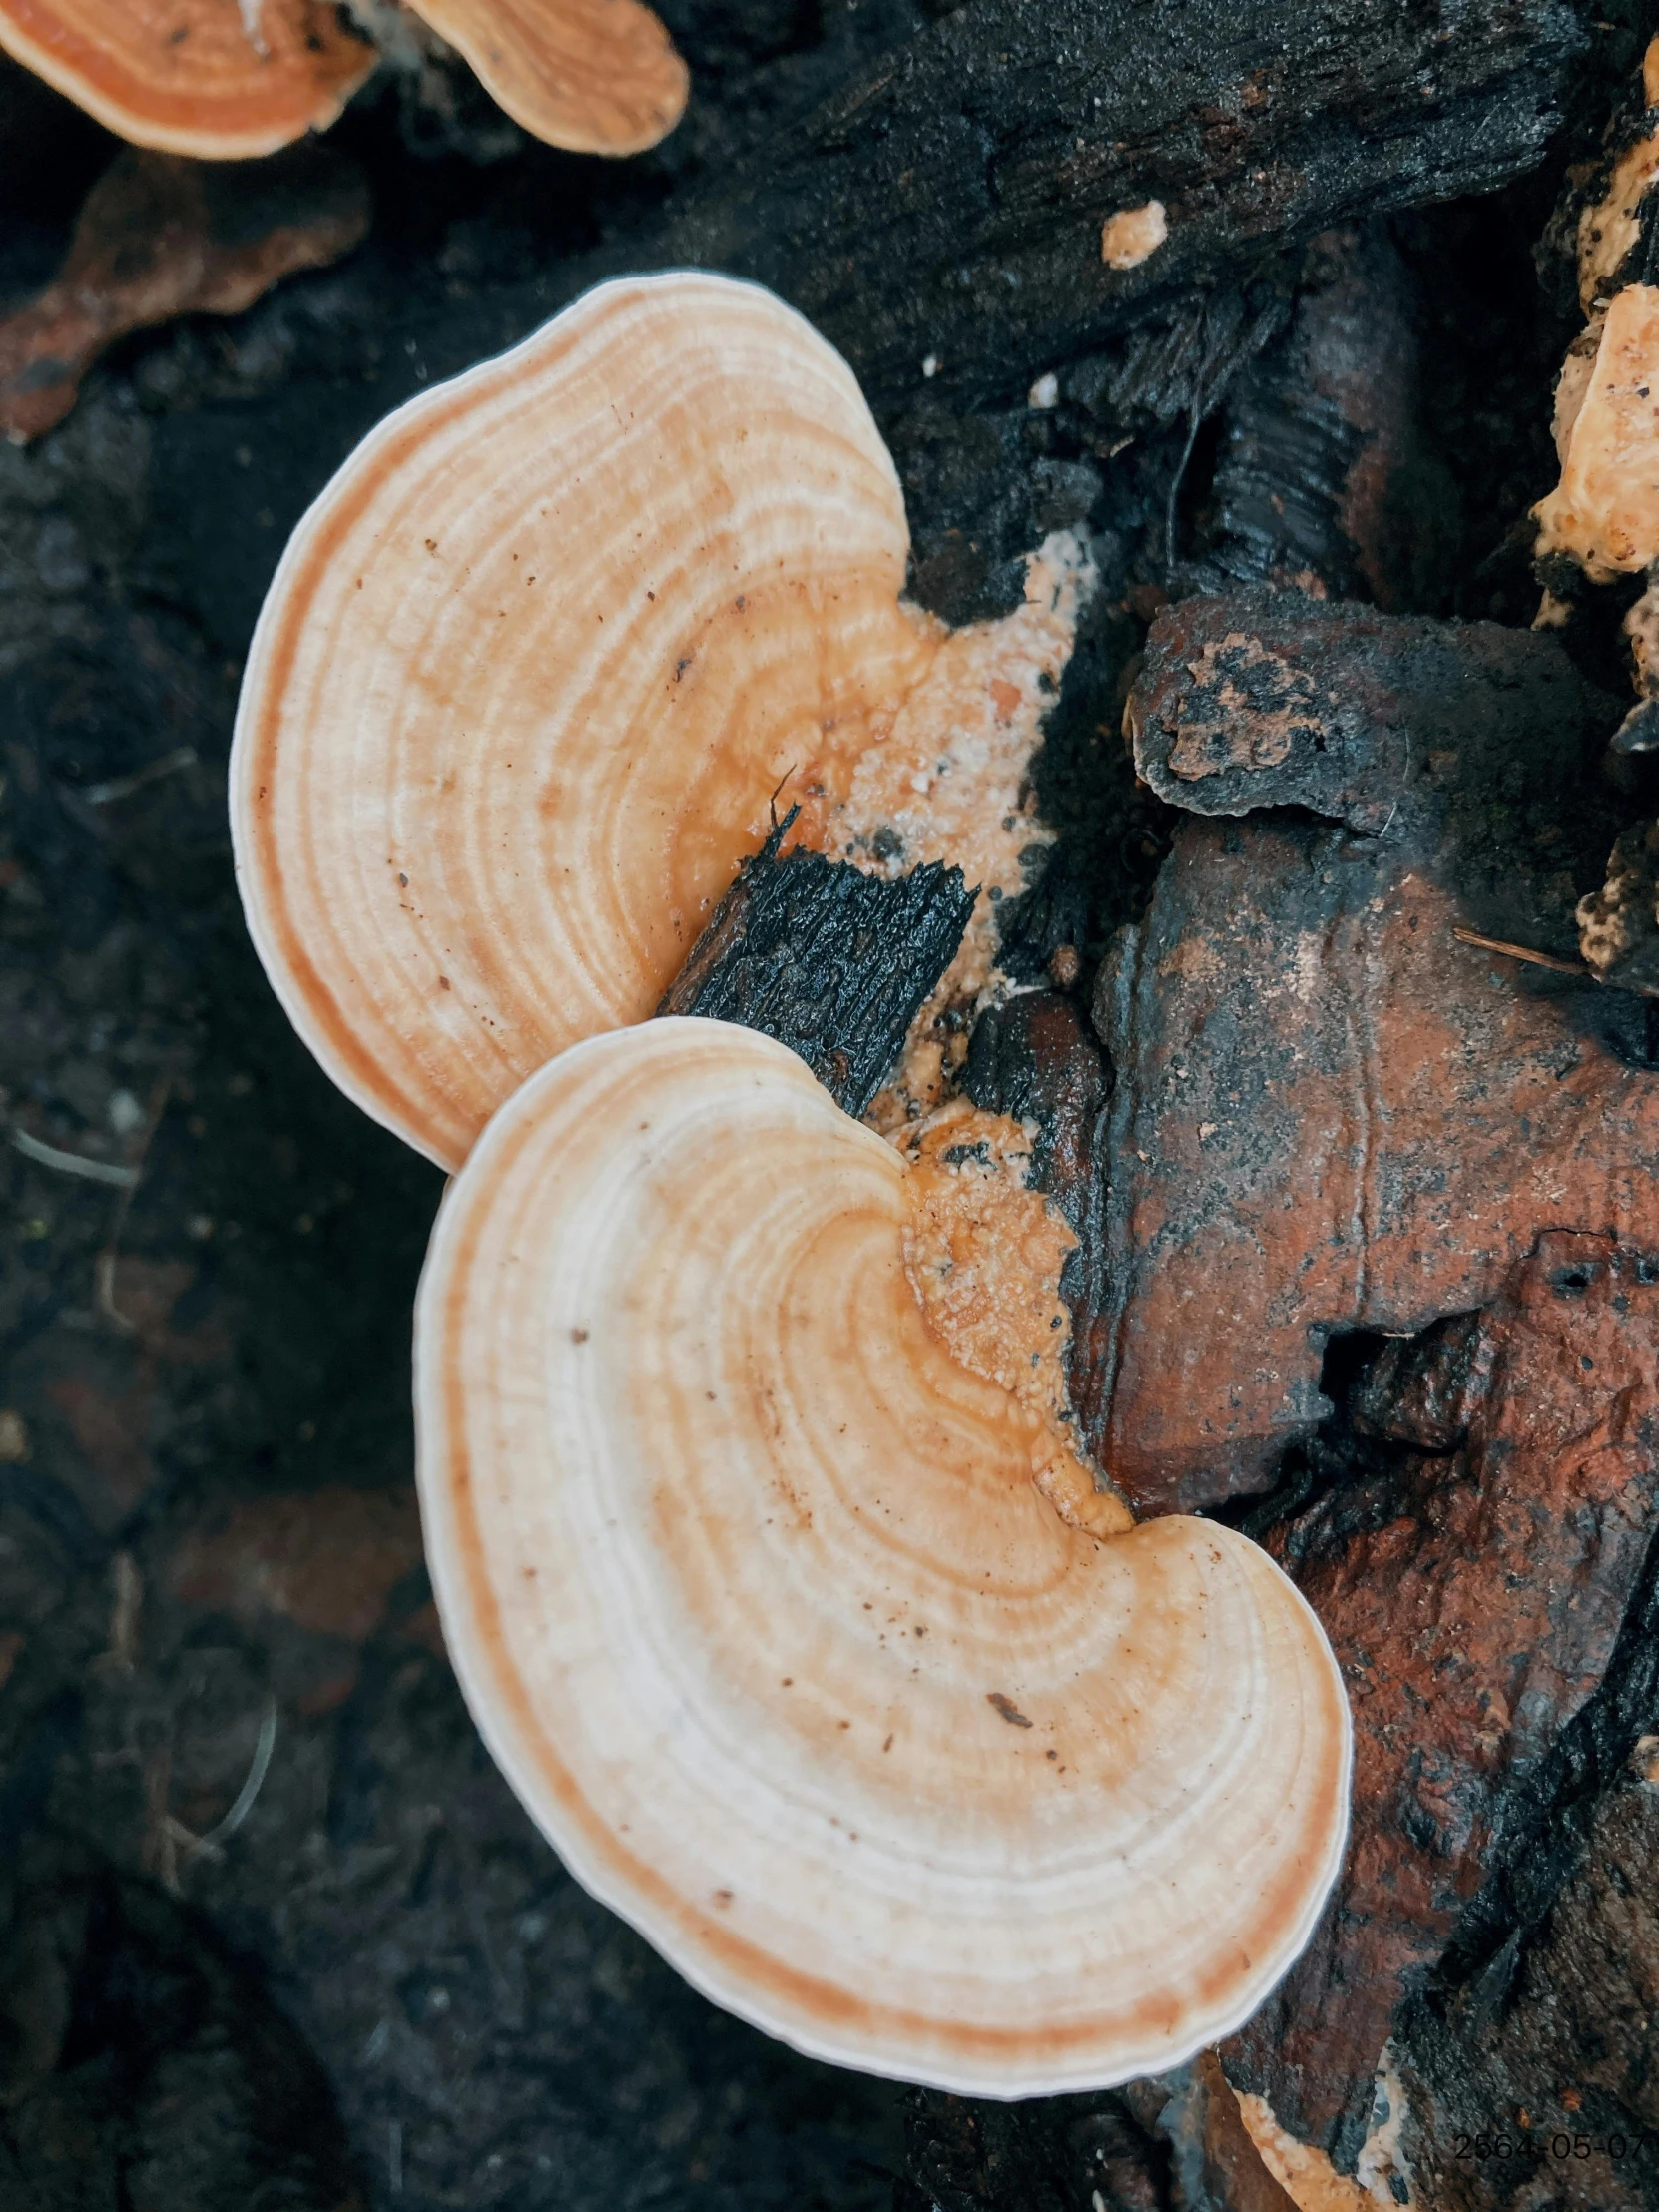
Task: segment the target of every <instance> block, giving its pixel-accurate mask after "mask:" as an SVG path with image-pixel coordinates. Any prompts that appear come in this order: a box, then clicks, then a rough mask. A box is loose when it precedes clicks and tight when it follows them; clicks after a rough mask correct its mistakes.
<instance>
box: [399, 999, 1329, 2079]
mask: <svg viewBox="0 0 1659 2212" xmlns="http://www.w3.org/2000/svg"><path fill="white" fill-rule="evenodd" d="M908 1228H909V1201H908V1195H907V1190H906V1170H905V1168H904V1166H903V1164H902V1162H901V1161H900V1160H899V1159H898V1157H897V1155H896V1154H895V1153H894V1152H893V1151H892V1150H891V1149H890V1148H889V1147H888V1146H887V1145H886V1144H884V1143H883V1142H882V1141H881V1140H880V1139H879V1138H877V1137H875V1136H873V1135H872V1134H871V1133H870V1132H869V1131H868V1130H866V1129H864V1128H862V1127H861V1126H860V1125H858V1124H857V1123H855V1122H852V1121H850V1120H849V1119H848V1118H847V1117H846V1116H845V1115H843V1114H842V1113H841V1112H840V1110H839V1109H838V1108H837V1107H836V1106H835V1105H834V1104H833V1102H832V1101H831V1100H830V1097H829V1095H828V1093H827V1092H825V1091H824V1090H823V1089H821V1087H820V1086H819V1085H818V1083H817V1082H816V1081H815V1080H814V1078H813V1077H812V1076H811V1075H810V1074H809V1073H808V1071H807V1070H806V1068H805V1067H804V1066H803V1065H802V1064H801V1062H799V1061H798V1060H797V1059H796V1058H795V1057H794V1055H793V1054H791V1053H790V1052H788V1051H787V1050H786V1049H785V1048H784V1047H783V1046H781V1045H777V1044H775V1043H773V1042H772V1041H770V1040H769V1039H767V1038H765V1037H761V1036H758V1035H756V1034H754V1033H752V1032H750V1031H748V1030H743V1029H736V1028H733V1027H731V1026H729V1025H728V1024H725V1023H722V1022H706V1021H697V1020H663V1021H656V1022H650V1023H647V1024H644V1025H642V1026H641V1027H638V1028H635V1029H630V1030H624V1031H619V1032H614V1033H612V1034H609V1035H606V1036H602V1037H597V1038H594V1039H592V1040H590V1041H589V1042H588V1043H586V1044H583V1045H580V1046H578V1047H577V1048H575V1049H574V1050H573V1051H571V1052H569V1053H567V1054H565V1055H564V1056H563V1057H562V1058H560V1059H559V1060H557V1061H555V1062H553V1063H552V1064H551V1065H550V1066H548V1067H547V1068H545V1069H543V1070H542V1072H541V1073H540V1074H538V1075H537V1076H536V1077H535V1078H534V1079H533V1080H532V1081H531V1082H530V1083H528V1084H527V1085H526V1086H525V1087H524V1089H523V1090H522V1091H520V1092H519V1094H518V1095H517V1096H516V1097H515V1098H514V1099H513V1100H512V1101H511V1102H510V1104H509V1105H508V1106H507V1107H506V1108H504V1109H503V1111H502V1112H501V1113H500V1114H499V1115H498V1116H497V1117H496V1119H495V1120H494V1121H493V1122H492V1123H491V1125H490V1127H489V1129H488V1131H487V1132H486V1133H485V1135H484V1137H483V1138H482V1140H481V1141H480V1143H479V1145H478V1147H477V1148H476V1150H475V1151H474V1153H473V1155H472V1157H471V1159H470V1160H469V1162H468V1164H467V1166H466V1167H465V1168H464V1169H463V1170H462V1172H461V1174H460V1175H459V1176H458V1178H457V1179H456V1181H455V1182H454V1184H453V1185H452V1186H451V1188H450V1191H449V1194H448V1196H447V1198H446V1200H445V1202H444V1206H443V1210H442V1212H441V1213H440V1215H439V1219H438V1225H437V1228H436V1230H435V1232H434V1236H433V1242H432V1248H431V1252H430V1256H429V1258H428V1262H427V1267H426V1273H425V1276H424V1278H423V1281H422V1285H421V1292H420V1300H419V1307H418V1315H417V1323H416V1410H417V1420H418V1429H419V1453H418V1463H419V1483H420V1494H421V1504H422V1512H423V1516H424V1521H425V1529H426V1538H427V1550H428V1556H429V1559H430V1563H431V1569H432V1574H433V1580H434V1583H435V1586H436V1590H437V1595H438V1600H439V1604H440V1607H441V1610H442V1615H443V1621H444V1630H445V1635H446V1638H447V1640H448V1644H449V1649H450V1652H451V1654H452V1656H453V1658H454V1661H455V1665H456V1667H457V1670H458V1672H459V1674H460V1678H461V1681H462V1684H463V1686H464V1688H465V1690H466V1694H467V1696H468V1699H469V1701H470V1703H471V1706H472V1709H473V1712H474V1714H475V1716H476V1718H477V1719H478V1722H479V1725H480V1726H481V1728H482V1729H483V1732H484V1734H485V1737H486V1739H487V1741H488V1742H489V1745H490V1747H491V1749H492V1750H493V1752H494V1754H495V1756H496V1758H497V1759H498V1760H499V1761H500V1763H501V1765H502V1767H503V1768H504V1769H505V1771H506V1773H507V1775H508V1777H509V1779H510V1780H511V1781H512V1783H513V1785H514V1787H515V1789H516V1790H517V1791H518V1793H519V1795H520V1796H521V1797H522V1799H523V1800H524V1802H525V1804H526V1805H527V1807H528V1808H529V1809H530V1811H531V1813H532V1815H533V1816H534V1818H535V1819H536V1820H537V1822H538V1823H539V1824H540V1826H541V1828H542V1829H543V1831H544V1832H545V1833H546V1835H547V1836H548V1837H549V1838H550V1840H551V1841H552V1842H553V1843H554V1845H555V1846H556V1847H557V1849H558V1850H559V1852H560V1853H561V1855H562V1856H563V1857H564V1858H565V1860H566V1861H567V1863H568V1864H569V1866H570V1867H571V1868H572V1870H573V1871H574V1872H575V1873H576V1875H577V1876H578V1877H579V1878H580V1879H581V1880H582V1881H583V1882H584V1883H585V1884H586V1885H587V1886H588V1887H589V1888H590V1889H591V1890H592V1891H594V1892H595V1894H596V1895H598V1896H599V1897H601V1898H602V1899H604V1900H605V1901H606V1902H607V1903H609V1904H610V1905H612V1906H613V1907H614V1908H616V1909H617V1910H618V1911H619V1912H621V1913H622V1914H624V1915H625V1916H626V1917H627V1918H628V1919H629V1920H630V1921H632V1922H633V1923H634V1924H635V1926H637V1927H638V1928H639V1929H640V1930H641V1931H642V1932H643V1933H644V1934H646V1935H647V1936H649V1937H650V1938H651V1940H652V1941H653V1942H655V1943H656V1944H657V1946H658V1947H659V1948H660V1949H661V1950H662V1951H663V1952H664V1953H665V1954H666V1955H667V1956H668V1957H669V1958H670V1959H671V1960H672V1961H673V1962H674V1964H676V1965H677V1966H678V1967H679V1968H680V1969H681V1971H682V1972H684V1973H685V1974H686V1975H687V1976H688V1978H690V1979H691V1980H692V1981H694V1982H696V1983H697V1984H698V1985H699V1986H700V1987H701V1988H703V1989H704V1990H705V1991H707V1992H708V1993H709V1994H710V1995H711V1996H713V1997H715V1998H717V1999H718V2000H719V2001H720V2002H722V2003H724V2004H726V2005H728V2006H730V2007H731V2008H732V2009H733V2010H735V2011H737V2012H740V2013H742V2014H743V2015H744V2016H746V2017H747V2018H749V2019H751V2020H753V2021H754V2022H756V2023H757V2024H758V2025H760V2026H763V2027H765V2028H767V2029H769V2030H771V2031H772V2032H774V2033H776V2034H779V2035H781V2036H783V2037H784V2038H785V2039H786V2040H788V2041H790V2042H792V2043H794V2044H795V2045H797V2046H798V2047H799V2048H801V2049H804V2050H808V2051H811V2052H814V2053H816V2054H818V2055H820V2056H822V2057H826V2058H830V2059H833V2060H836V2061H839V2062H841V2063H845V2064H851V2065H856V2066H860V2067H864V2068H866V2069H869V2070H871V2071H874V2072H879V2073H888V2074H895V2075H899V2076H901V2077H906V2078H911V2079H918V2080H925V2081H932V2082H936V2083H939V2084H942V2085H945V2086H948V2087H951V2088H954V2089H959V2090H977V2091H984V2092H989V2093H991V2094H998V2095H1025V2094H1034V2093H1038V2092H1043V2091H1051V2090H1061V2089H1074V2088H1081V2087H1084V2086H1086V2085H1091V2084H1103V2083H1108V2082H1112V2081H1117V2080H1122V2079H1126V2078H1129V2077H1131V2076H1133V2075H1136V2074H1139V2073H1143V2072H1146V2071H1149V2070H1154V2069H1157V2068H1160V2067H1163V2066H1167V2065H1170V2064H1172V2063H1174V2062H1176V2061H1178V2060H1180V2059H1183V2058H1185V2057H1186V2056H1188V2055H1190V2054H1191V2053H1192V2052H1193V2051H1194V2050H1195V2049H1197V2048H1198V2047H1199V2046H1200V2045H1202V2044H1203V2043H1205V2042H1207V2041H1209V2040H1211V2039H1212V2038H1214V2037H1216V2036H1218V2035H1221V2034H1224V2033H1226V2032H1227V2031H1228V2030H1230V2029H1231V2028H1232V2027H1234V2026H1236V2025H1237V2024H1238V2023H1239V2022H1240V2021H1242V2020H1243V2019H1244V2018H1245V2017H1246V2016H1247V2015H1248V2014H1249V2013H1250V2012H1251V2010H1252V2009H1253V2008H1254V2007H1255V2006H1256V2004H1257V2003H1258V2002H1259V2001H1260V2000H1261V1998H1262V1997H1263V1996H1264V1995H1265V1994H1266V1993H1267V1991H1268V1990H1269V1989H1270V1988H1271V1986H1272V1985H1273V1983H1274V1982H1275V1981H1276V1980H1277V1978H1278V1977H1279V1975H1280V1974H1281V1973H1283V1971H1284V1970H1285V1968H1286V1967H1287V1965H1288V1964H1289V1963H1290V1961H1291V1960H1292V1958H1293V1957H1294V1956H1295V1955H1296V1953H1297V1951H1298V1950H1299V1948H1300V1947H1301V1945H1302V1943H1303V1942H1304V1940H1305V1939H1306V1937H1307V1936H1308V1934H1309V1932H1310V1930H1311V1928H1312V1927H1313V1924H1314V1921H1315V1919H1316V1917H1317V1915H1318V1913H1319V1910H1320V1907H1321V1904H1322V1902H1323V1900H1324V1897H1325V1894H1326V1891H1327V1889H1328V1887H1329V1885H1330V1883H1331V1881H1332V1879H1333V1877H1334V1875H1335V1873H1336V1870H1337V1866H1338V1863H1339V1860H1340V1857H1341V1853H1342V1847H1343V1841H1344V1833H1345V1823H1346V1810H1347V1792H1348V1769H1349V1724H1348V1715H1347V1707H1346V1703H1345V1699H1344V1695H1343V1689H1342V1684H1341V1681H1340V1679H1339V1676H1338V1674H1337V1671H1336V1667H1335V1664H1334V1662H1333V1660H1332V1657H1331V1654H1330V1650H1329V1647H1328V1646H1327V1644H1326V1642H1325V1639H1324V1636H1323V1634H1322V1632H1321V1630H1320V1628H1319V1626H1318V1623H1317V1622H1316V1621H1315V1619H1314V1616H1313V1614H1312V1613H1311V1612H1310V1611H1309V1609H1308V1607H1307V1606H1306V1604H1305V1603H1304V1602H1303V1600H1302V1598H1301V1597H1300V1596H1299V1595H1298V1594H1297V1592H1296V1591H1295V1589H1294V1588H1293V1587H1292V1585H1291V1584H1290V1583H1289V1582H1288V1581H1287V1580H1286V1579H1285V1578H1284V1577H1283V1576H1282V1575H1281V1574H1280V1572H1279V1570H1278V1569H1277V1568H1276V1567H1275V1566H1274V1565H1273V1564H1272V1563H1271V1562H1270V1561H1269V1559H1268V1558H1267V1556H1266V1555H1265V1553H1263V1552H1262V1551H1260V1550H1259V1549H1257V1547H1256V1546H1255V1545H1253V1544H1251V1543H1250V1542H1249V1541H1247V1540H1246V1539H1245V1538H1244V1537H1242V1536H1239V1535H1237V1534H1235V1533H1234V1532H1233V1531H1231V1530H1230V1529H1228V1528H1225V1527H1223V1526H1220V1525H1218V1524H1215V1523H1212V1522H1207V1521H1198V1520H1192V1519H1185V1518H1179V1517H1171V1518H1168V1519H1164V1520H1158V1521H1153V1522H1150V1523H1147V1524H1146V1525H1144V1526H1141V1527H1138V1528H1134V1529H1132V1530H1130V1531H1129V1532H1128V1533H1127V1534H1125V1535H1121V1536H1116V1537H1113V1538H1111V1539H1109V1540H1108V1541H1105V1542H1097V1541H1096V1540H1095V1539H1093V1538H1092V1537H1089V1536H1087V1535H1084V1534H1083V1533H1082V1532H1081V1531H1079V1530H1078V1529H1076V1528H1075V1527H1073V1526H1070V1525H1068V1523H1067V1522H1066V1521H1064V1520H1062V1519H1061V1518H1060V1516H1059V1515H1058V1514H1057V1513H1056V1512H1055V1510H1054V1509H1053V1507H1052V1506H1050V1505H1049V1503H1048V1502H1047V1501H1046V1500H1045V1498H1044V1497H1043V1496H1042V1495H1041V1494H1039V1492H1038V1491H1037V1489H1036V1488H1035V1487H1034V1486H1033V1483H1032V1480H1031V1470H1032V1464H1033V1455H1034V1451H1040V1449H1041V1448H1042V1446H1041V1442H1040V1437H1039V1433H1038V1424H1037V1422H1036V1420H1035V1416H1034V1415H1033V1414H1031V1413H1030V1412H1029V1410H1028V1409H1026V1408H1024V1407H1022V1406H1021V1405H1020V1404H1019V1403H1018V1402H1017V1401H1016V1400H1015V1399H1014V1398H1013V1397H1011V1396H1010V1395H1009V1394H1008V1393H1007V1392H1006V1391H1004V1390H1003V1389H1001V1388H1000V1387H998V1386H997V1385H996V1384H995V1383H989V1382H986V1381H984V1380H981V1379H980V1378H979V1377H978V1376H975V1375H973V1374H971V1373H970V1372H968V1370H967V1369H965V1368H963V1367H961V1366H958V1365H957V1364H956V1362H955V1361H954V1360H953V1359H952V1358H951V1357H950V1355H949V1353H948V1352H947V1351H946V1350H945V1349H944V1347H943V1345H942V1344H941V1343H940V1342H939V1340H938V1339H937V1338H935V1337H934V1336H933V1335H932V1334H931V1333H930V1331H929V1328H928V1326H927V1324H926V1322H925V1320H924V1319H923V1314H922V1309H921V1307H920V1305H919V1303H918V1300H917V1296H916V1293H915V1291H914V1289H913V1287H912V1284H911V1281H910V1279H909V1276H908V1274H907V1272H906V1264H905V1242H906V1235H907V1232H908Z"/></svg>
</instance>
